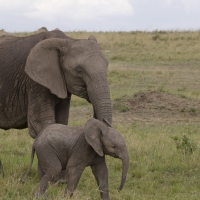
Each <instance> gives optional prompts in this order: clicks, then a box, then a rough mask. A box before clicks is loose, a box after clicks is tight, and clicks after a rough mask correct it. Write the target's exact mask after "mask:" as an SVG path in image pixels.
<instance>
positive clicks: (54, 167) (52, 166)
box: [35, 157, 62, 198]
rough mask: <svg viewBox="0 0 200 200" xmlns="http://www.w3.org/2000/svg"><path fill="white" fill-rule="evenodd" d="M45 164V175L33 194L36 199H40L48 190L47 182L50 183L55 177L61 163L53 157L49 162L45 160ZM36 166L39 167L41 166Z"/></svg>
mask: <svg viewBox="0 0 200 200" xmlns="http://www.w3.org/2000/svg"><path fill="white" fill-rule="evenodd" d="M43 162H44V161H43ZM40 163H41V162H40ZM45 163H46V164H45V166H44V168H43V169H44V171H45V173H44V175H43V176H42V177H41V179H40V182H39V186H38V189H37V191H36V194H35V196H36V198H40V197H41V196H43V195H44V193H45V191H46V190H47V188H48V182H49V181H51V180H52V178H54V177H55V176H57V175H58V174H59V173H60V172H61V170H62V166H61V163H60V161H59V159H58V158H57V157H54V159H51V160H47V161H45ZM38 166H39V167H41V164H40V165H38Z"/></svg>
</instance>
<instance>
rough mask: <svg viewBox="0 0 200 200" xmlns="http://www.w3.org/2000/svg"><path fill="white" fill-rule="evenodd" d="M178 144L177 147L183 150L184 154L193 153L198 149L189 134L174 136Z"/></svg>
mask: <svg viewBox="0 0 200 200" xmlns="http://www.w3.org/2000/svg"><path fill="white" fill-rule="evenodd" d="M172 139H173V140H174V142H175V144H176V148H177V149H178V150H181V151H182V153H183V154H192V153H193V152H194V150H195V149H196V145H195V144H194V143H192V142H191V141H190V140H189V138H188V137H187V136H185V135H184V136H183V137H182V138H179V137H177V136H175V137H172Z"/></svg>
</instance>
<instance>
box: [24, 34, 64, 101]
mask: <svg viewBox="0 0 200 200" xmlns="http://www.w3.org/2000/svg"><path fill="white" fill-rule="evenodd" d="M66 42H67V41H66V40H65V39H58V38H51V39H46V40H43V41H41V42H39V43H38V44H37V45H35V46H34V47H33V49H32V50H31V52H30V53H29V56H28V58H27V61H26V66H25V72H26V73H27V74H28V76H29V77H30V78H31V79H33V80H34V81H35V82H37V83H39V84H41V85H43V86H45V87H47V88H49V89H50V91H51V92H52V93H53V94H55V95H57V96H58V97H59V98H66V97H67V89H66V84H65V78H64V74H63V72H62V69H61V66H60V61H59V57H60V56H59V54H60V51H59V49H61V48H62V47H63V46H65V45H66Z"/></svg>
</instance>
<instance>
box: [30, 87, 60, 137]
mask: <svg viewBox="0 0 200 200" xmlns="http://www.w3.org/2000/svg"><path fill="white" fill-rule="evenodd" d="M56 98H57V97H56V96H55V95H53V94H52V93H51V92H50V91H49V90H48V89H46V88H44V87H42V86H40V87H38V88H36V89H35V88H34V89H33V88H32V90H31V91H30V92H29V94H28V116H27V118H28V119H27V121H28V128H29V134H30V135H31V137H32V138H36V136H37V135H38V134H39V133H40V132H41V130H42V129H44V128H45V127H47V126H48V125H50V124H54V123H55V122H56V121H55V104H56Z"/></svg>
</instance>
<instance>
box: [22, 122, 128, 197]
mask: <svg viewBox="0 0 200 200" xmlns="http://www.w3.org/2000/svg"><path fill="white" fill-rule="evenodd" d="M104 122H105V123H104ZM104 122H101V121H99V120H97V119H90V120H88V121H87V122H86V124H85V126H84V128H77V127H68V126H65V125H61V124H53V125H49V126H48V127H46V128H45V129H44V130H43V131H42V132H41V133H40V134H39V135H38V136H37V138H36V139H35V141H34V143H33V147H32V154H31V162H30V166H29V168H28V170H27V172H26V174H25V176H24V178H23V179H22V180H21V181H22V182H23V183H24V182H25V180H26V177H27V175H28V173H29V172H30V169H31V166H32V163H33V159H34V153H35V151H36V154H37V157H38V176H39V186H38V190H37V192H36V197H41V196H42V195H43V194H44V193H45V191H46V189H47V187H48V182H49V181H50V180H51V179H52V178H54V177H55V176H57V175H59V173H60V172H61V170H66V172H67V177H68V183H67V187H66V189H65V192H64V195H69V196H72V195H73V192H74V190H75V189H76V187H77V185H78V182H79V179H80V177H81V174H82V173H83V170H84V168H85V167H86V166H90V167H91V168H92V172H93V174H94V176H95V178H96V181H97V184H98V187H99V189H100V195H101V198H102V199H106V200H107V199H110V198H109V192H108V170H107V166H106V162H105V155H111V156H113V157H115V158H120V159H121V160H122V163H123V168H122V177H121V184H120V187H119V189H118V190H121V189H122V188H123V186H124V183H125V180H126V175H127V171H128V166H129V155H128V151H127V148H126V144H125V142H124V140H123V138H122V136H121V134H120V133H119V132H117V131H116V130H115V129H113V128H111V127H108V126H109V125H108V122H107V121H106V120H104Z"/></svg>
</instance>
